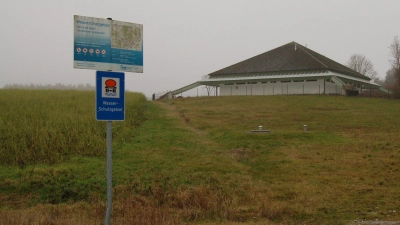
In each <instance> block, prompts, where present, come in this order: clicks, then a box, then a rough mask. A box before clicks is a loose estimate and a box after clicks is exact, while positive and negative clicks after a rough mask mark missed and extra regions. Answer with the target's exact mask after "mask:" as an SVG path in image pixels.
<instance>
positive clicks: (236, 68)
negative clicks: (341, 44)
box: [171, 42, 387, 96]
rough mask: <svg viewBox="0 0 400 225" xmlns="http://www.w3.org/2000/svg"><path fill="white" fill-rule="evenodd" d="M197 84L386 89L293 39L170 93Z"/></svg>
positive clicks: (249, 90) (266, 91)
mask: <svg viewBox="0 0 400 225" xmlns="http://www.w3.org/2000/svg"><path fill="white" fill-rule="evenodd" d="M200 85H206V86H212V87H215V90H218V91H216V92H215V93H218V95H221V96H229V95H294V94H336V95H356V94H358V93H360V92H362V90H363V89H379V90H381V91H383V92H387V90H385V89H384V88H382V87H380V86H379V85H378V84H375V83H374V82H373V81H372V80H371V78H369V77H367V76H364V75H362V74H360V73H358V72H356V71H354V70H351V69H349V68H348V67H346V66H344V65H341V64H340V63H337V62H335V61H333V60H331V59H329V58H327V57H325V56H323V55H321V54H319V53H317V52H315V51H313V50H311V49H309V48H307V47H304V46H302V45H300V44H298V43H296V42H291V43H288V44H286V45H283V46H281V47H278V48H275V49H272V50H270V51H268V52H265V53H262V54H260V55H257V56H254V57H252V58H249V59H246V60H244V61H242V62H239V63H236V64H234V65H231V66H228V67H225V68H223V69H220V70H218V71H215V72H213V73H210V74H208V75H207V76H206V77H205V78H204V79H202V80H200V81H198V82H195V83H193V84H190V85H188V86H186V87H183V88H180V89H177V90H175V91H173V92H171V94H172V95H178V94H180V93H182V92H184V91H187V90H190V89H192V88H195V87H197V86H200Z"/></svg>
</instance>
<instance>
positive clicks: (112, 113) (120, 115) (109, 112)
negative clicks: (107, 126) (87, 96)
mask: <svg viewBox="0 0 400 225" xmlns="http://www.w3.org/2000/svg"><path fill="white" fill-rule="evenodd" d="M96 120H107V121H121V120H125V74H124V73H117V72H104V71H97V72H96Z"/></svg>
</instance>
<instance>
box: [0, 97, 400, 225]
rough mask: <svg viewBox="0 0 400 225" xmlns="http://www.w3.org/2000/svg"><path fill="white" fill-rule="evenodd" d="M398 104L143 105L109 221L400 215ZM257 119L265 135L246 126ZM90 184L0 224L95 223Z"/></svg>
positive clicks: (98, 211)
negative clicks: (79, 197) (77, 198)
mask: <svg viewBox="0 0 400 225" xmlns="http://www.w3.org/2000/svg"><path fill="white" fill-rule="evenodd" d="M399 110H400V105H399V104H398V102H397V101H392V100H390V101H388V100H385V99H360V98H343V97H323V96H270V97H256V96H247V97H226V98H225V97H221V98H190V99H176V100H171V101H166V102H162V103H151V104H149V105H148V107H147V113H146V118H148V120H147V121H146V122H145V123H143V124H142V125H141V127H140V129H139V130H138V133H137V135H136V136H135V138H134V139H133V141H132V142H131V143H125V145H123V146H121V147H120V148H118V149H116V150H115V155H114V156H115V157H114V163H115V167H114V169H115V170H114V173H115V179H116V182H117V184H116V186H115V187H114V205H113V214H112V222H113V224H226V225H228V224H229V225H231V224H232V225H234V224H235V225H236V224H256V225H258V224H350V223H353V222H354V221H355V220H357V221H361V220H375V219H379V220H380V221H383V220H386V221H395V220H400V214H399V213H398V212H400V189H399V188H398V181H399V180H400V177H399V165H400V140H399V138H398V134H399V133H400V132H399V127H400V119H399V118H398V112H399ZM187 118H190V119H187ZM304 124H307V125H308V128H309V129H308V131H307V132H303V127H302V126H303V125H304ZM259 125H263V126H264V128H265V129H270V130H271V131H272V133H269V134H249V132H248V131H249V130H251V129H257V127H258V126H259ZM88 162H89V163H90V162H91V161H88ZM91 168H95V167H94V166H92V167H91ZM26 173H29V171H28V170H27V171H26ZM35 174H36V172H34V175H32V177H33V178H35V179H38V178H40V177H37V178H36V177H35V176H37V175H35ZM33 178H32V179H33ZM76 179H82V178H81V177H77V178H76ZM8 182H11V183H12V182H15V183H16V184H18V181H16V180H13V179H11V178H9V180H8ZM3 184H5V183H3ZM11 193H13V192H11ZM91 193H92V194H91V195H89V197H88V198H86V199H85V200H84V201H82V202H74V201H71V202H69V203H68V204H55V205H36V206H33V207H23V206H20V207H16V209H14V210H12V209H7V208H6V207H5V206H3V208H2V209H1V210H0V218H2V219H1V220H0V224H1V225H2V224H7V225H8V224H24V223H25V224H102V223H103V219H104V213H105V205H104V202H105V201H104V197H102V194H101V192H98V191H97V192H96V191H92V192H91ZM7 196H10V195H8V194H2V193H0V199H1V198H3V199H4V198H6V197H7ZM29 196H30V195H28V196H27V197H26V198H29ZM7 201H11V200H10V199H9V198H8V200H7ZM21 201H22V202H24V201H25V202H29V201H28V200H27V199H25V200H23V199H21Z"/></svg>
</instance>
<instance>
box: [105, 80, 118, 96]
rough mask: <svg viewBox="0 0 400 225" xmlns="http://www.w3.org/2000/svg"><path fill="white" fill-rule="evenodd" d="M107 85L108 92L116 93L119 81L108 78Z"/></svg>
mask: <svg viewBox="0 0 400 225" xmlns="http://www.w3.org/2000/svg"><path fill="white" fill-rule="evenodd" d="M104 83H105V85H106V93H109V92H112V93H115V92H116V91H117V87H115V86H116V85H117V82H116V81H115V80H113V79H108V80H106V82H104Z"/></svg>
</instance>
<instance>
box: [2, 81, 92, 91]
mask: <svg viewBox="0 0 400 225" xmlns="http://www.w3.org/2000/svg"><path fill="white" fill-rule="evenodd" d="M3 88H4V89H36V90H43V89H55V90H82V91H94V90H96V87H95V86H93V85H91V84H77V85H75V84H60V83H57V84H6V85H4V87H3Z"/></svg>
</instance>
